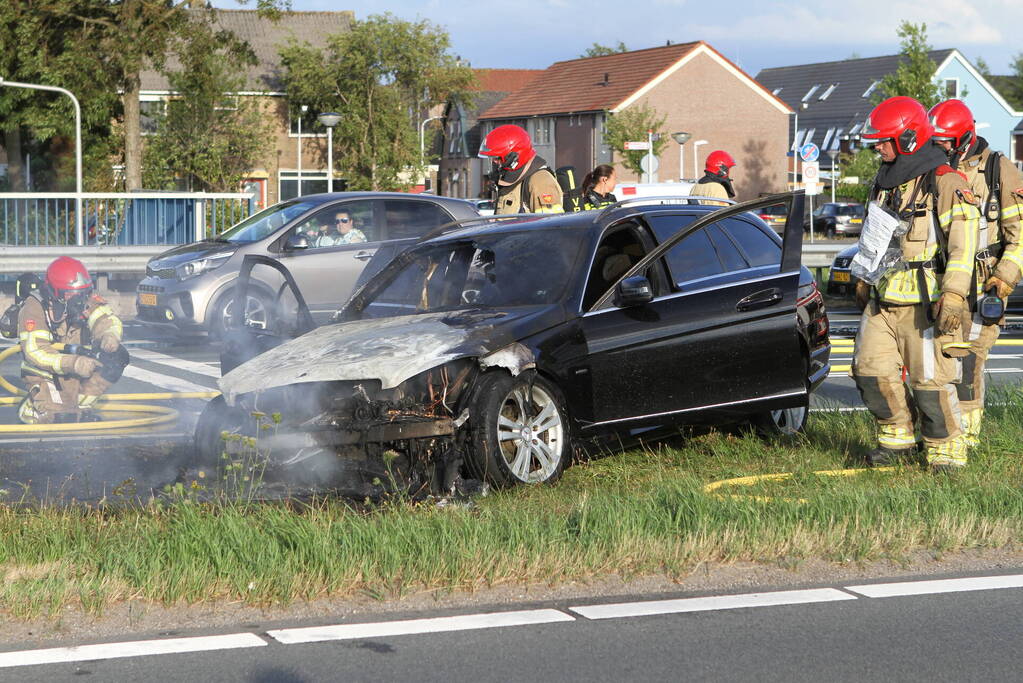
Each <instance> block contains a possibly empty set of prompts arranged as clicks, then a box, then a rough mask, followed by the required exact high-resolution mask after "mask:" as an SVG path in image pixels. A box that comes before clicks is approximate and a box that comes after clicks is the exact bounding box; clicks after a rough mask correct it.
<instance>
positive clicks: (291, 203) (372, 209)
mask: <svg viewBox="0 0 1023 683" xmlns="http://www.w3.org/2000/svg"><path fill="white" fill-rule="evenodd" d="M479 215H480V214H479V212H478V211H477V210H476V207H475V206H474V205H473V204H471V203H470V202H467V201H465V200H463V199H453V198H450V197H438V196H434V195H414V194H405V193H400V192H337V193H332V194H318V195H309V196H305V197H297V198H295V199H291V200H288V201H285V202H281V203H279V204H275V205H274V206H271V207H270V208H268V209H265V210H264V211H261V212H259V213H257V214H254V215H252V216H250V217H249V218H247V219H245V220H244V221H242V222H241V223H238V224H237V225H235V226H234V227H232V228H230V229H229V230H227V231H225V232H224V233H222V234H221V235H220V236H218V237H215V238H213V239H207V240H202V241H201V242H193V243H191V244H183V245H181V246H178V247H174V248H172V249H170V250H168V251H166V252H164V253H162V254H160V255H159V256H157V257H156V258H154V259H152V260H150V261H149V263H148V264H147V265H146V277H145V278H144V279H143V280H142V281H141V282H140V283H139V285H138V288H137V290H136V294H137V296H136V301H135V303H136V309H137V311H138V319H139V320H140V321H142V322H145V323H151V324H159V325H172V326H175V327H177V328H178V329H180V330H183V331H188V330H202V329H206V330H209V331H210V332H211V333H213V334H215V335H217V334H220V333H222V332H223V330H224V329H226V327H227V326H228V325H229V324H230V319H231V315H232V314H233V312H234V311H235V307H234V306H233V305H232V303H233V294H234V286H235V284H236V281H237V279H238V272H239V269H240V268H241V263H242V259H243V258H244V257H245V256H246V255H247V254H262V255H264V256H269V257H270V258H274V259H280V260H281V262H282V263H285V264H286V265H287V268H288V270H289V271H290V272H291V273H292V274H293V275H294V277H295V280H296V281H297V283H298V285H299V288H300V290H301V291H302V294H303V295H304V296H305V297H306V300H307V304H308V306H309V308H310V311H311V312H312V313H313V315H314V317H315V318H325V317H326V316H328V315H329V314H330V313H331V312H333V311H334V310H336V309H337V308H338V307H339V306H340V305H341V304H343V303H344V302H345V300H347V298H348V296H349V295H350V294H351V292H352V289H353V288H354V286H355V282H356V280H358V278H359V275H360V274H361V273H362V271H363V269H364V268H365V267H366V264H367V263H368V262H369V260H370V259H371V258H373V256H374V255H375V254H377V252H378V251H382V252H384V253H383V254H381V255H378V258H377V259H375V261H374V262H375V263H380V262H382V261H383V259H381V258H380V256H385V257H386V255H387V252H393V253H397V252H398V251H399V250H400V248H401V247H402V246H403V245H406V244H409V243H412V242H414V241H416V240H417V239H418V238H420V237H421V236H422V235H424V234H425V233H427V232H430V231H431V230H433V229H435V228H438V227H440V226H442V225H444V224H447V223H451V222H453V221H460V220H466V219H473V218H479ZM388 260H389V259H388ZM254 284H255V287H250V288H249V293H248V297H247V298H248V301H246V303H245V320H246V321H247V323H248V324H252V325H256V326H260V325H262V326H267V325H269V323H270V316H271V315H273V312H272V309H273V304H274V301H275V295H276V287H277V284H278V283H276V282H256V283H254Z"/></svg>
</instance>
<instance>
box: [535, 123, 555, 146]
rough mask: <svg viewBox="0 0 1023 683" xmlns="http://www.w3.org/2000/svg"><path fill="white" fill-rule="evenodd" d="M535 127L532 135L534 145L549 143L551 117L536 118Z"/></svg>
mask: <svg viewBox="0 0 1023 683" xmlns="http://www.w3.org/2000/svg"><path fill="white" fill-rule="evenodd" d="M535 123H536V128H535V133H534V135H533V144H534V145H549V144H551V119H550V118H543V119H536V122H535Z"/></svg>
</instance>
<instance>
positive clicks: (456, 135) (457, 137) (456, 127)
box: [448, 119, 462, 156]
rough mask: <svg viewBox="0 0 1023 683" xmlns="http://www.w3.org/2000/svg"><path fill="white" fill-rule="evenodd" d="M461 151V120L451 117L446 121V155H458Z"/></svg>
mask: <svg viewBox="0 0 1023 683" xmlns="http://www.w3.org/2000/svg"><path fill="white" fill-rule="evenodd" d="M461 151H462V121H461V120H460V119H452V120H451V122H450V123H448V155H450V156H459V155H460V153H461Z"/></svg>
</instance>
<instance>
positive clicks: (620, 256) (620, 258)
mask: <svg viewBox="0 0 1023 683" xmlns="http://www.w3.org/2000/svg"><path fill="white" fill-rule="evenodd" d="M645 255H646V248H645V247H644V246H643V242H642V240H641V239H640V238H639V235H638V234H637V233H636V226H635V225H631V224H630V225H625V226H621V227H618V228H615V229H612V230H611V231H609V232H608V233H607V234H606V235H604V238H603V239H602V240H601V241H600V245H599V246H598V247H597V250H596V252H594V255H593V265H591V266H590V273H589V276H588V278H587V280H586V291H585V293H584V294H583V310H584V311H587V310H589V309H590V308H592V306H593V304H595V303H596V302H597V301H598V300H599V299H600V297H601V296H603V295H604V293H605V292H607V290H608V289H610V288H611V287H612V286H613V285H614V284H615V283H616V282H617V281H618V279H619V278H620V277H621V276H622V275H624V274H625V273H626V271H628V270H629V268H631V267H632V266H634V265H636V264H637V263H639V261H640V259H642V258H643V257H644V256H645ZM651 270H652V269H651ZM646 277H647V278H648V279H650V281H651V283H653V282H654V279H655V278H653V277H652V273H651V272H648V273H647V275H646Z"/></svg>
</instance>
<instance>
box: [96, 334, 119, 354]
mask: <svg viewBox="0 0 1023 683" xmlns="http://www.w3.org/2000/svg"><path fill="white" fill-rule="evenodd" d="M120 345H121V340H120V339H118V338H117V335H114V334H104V335H103V336H102V337H100V339H99V347H100V348H101V349H103V350H104V351H106V352H107V353H113V352H114V351H116V350H117V347H118V346H120Z"/></svg>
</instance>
